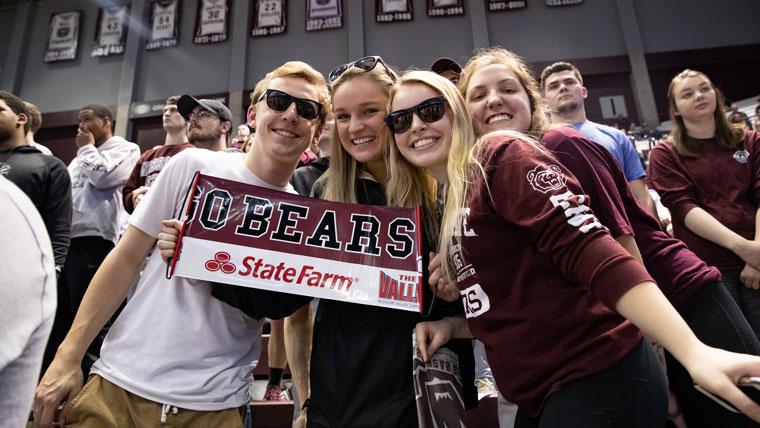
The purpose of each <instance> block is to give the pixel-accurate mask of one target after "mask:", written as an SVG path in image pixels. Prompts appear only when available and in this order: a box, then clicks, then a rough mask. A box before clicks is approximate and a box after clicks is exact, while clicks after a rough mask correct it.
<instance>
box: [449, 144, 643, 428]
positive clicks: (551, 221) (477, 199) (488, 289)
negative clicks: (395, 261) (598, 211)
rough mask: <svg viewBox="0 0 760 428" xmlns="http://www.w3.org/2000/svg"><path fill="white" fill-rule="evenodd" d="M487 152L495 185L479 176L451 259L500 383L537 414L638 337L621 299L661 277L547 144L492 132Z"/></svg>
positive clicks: (618, 357)
mask: <svg viewBox="0 0 760 428" xmlns="http://www.w3.org/2000/svg"><path fill="white" fill-rule="evenodd" d="M480 161H481V165H482V166H483V167H484V168H485V170H486V173H487V177H488V181H487V185H488V188H487V187H486V183H485V182H484V180H483V179H482V177H481V178H479V179H478V180H476V181H475V182H474V183H473V184H472V185H471V187H470V194H469V195H468V204H467V209H466V213H465V218H464V224H463V227H462V230H461V236H460V237H459V239H460V242H461V245H455V246H454V247H453V248H452V253H451V254H450V256H451V257H452V260H453V261H454V265H455V269H456V279H457V283H458V286H459V288H460V290H461V293H462V296H463V300H464V301H465V312H466V316H467V319H468V323H469V327H470V330H471V331H472V333H473V335H474V336H475V337H476V338H478V339H480V340H481V341H482V342H483V343H484V344H485V347H486V353H487V357H488V361H489V363H490V364H491V368H492V369H493V373H494V377H495V379H496V383H497V386H498V388H499V391H501V392H502V394H504V396H505V397H506V398H507V399H508V400H510V401H512V402H514V403H516V404H517V405H518V406H520V410H521V411H522V412H525V414H526V415H527V416H530V417H535V416H537V415H538V414H539V412H540V411H541V409H542V407H543V404H544V402H545V400H546V398H547V397H548V396H549V394H551V393H552V392H554V391H557V390H559V389H560V388H561V387H562V386H563V385H565V384H567V383H569V382H572V381H574V380H577V379H581V378H583V377H586V376H589V375H591V374H594V373H598V372H600V371H602V370H604V369H607V368H609V367H612V366H613V365H615V364H616V363H618V362H619V361H620V360H621V359H622V358H623V357H624V356H626V355H627V354H628V353H629V352H630V351H631V349H632V348H633V347H634V346H636V344H637V343H638V342H639V340H640V339H641V333H640V332H639V330H638V329H637V328H636V327H635V326H633V325H632V324H631V323H630V322H628V321H626V320H625V319H624V318H623V317H621V316H620V315H618V314H617V313H616V312H615V310H614V307H615V304H616V303H617V301H618V299H619V298H620V297H621V296H622V295H623V294H624V293H625V292H627V291H628V290H629V289H630V288H631V287H633V286H634V285H636V284H639V283H641V282H644V281H651V280H652V279H651V278H650V276H649V275H648V274H647V272H646V270H644V268H643V267H642V266H641V264H639V263H638V261H636V260H635V259H634V258H633V257H631V256H630V255H628V253H627V252H626V251H625V250H624V249H623V248H622V247H621V246H620V245H619V244H618V243H617V242H616V241H615V240H614V239H613V238H612V237H611V236H610V235H609V233H608V232H607V229H606V228H605V227H604V226H602V225H601V224H600V223H599V221H598V220H597V218H596V217H595V216H594V214H593V212H591V210H590V208H589V207H588V197H587V196H585V195H583V194H582V190H581V188H580V186H579V184H578V182H577V181H576V179H575V177H573V175H572V174H571V173H570V172H569V171H568V170H567V169H566V168H565V167H564V166H562V164H560V163H559V162H558V161H557V159H555V158H554V157H553V156H551V155H550V154H548V152H546V151H545V150H544V149H541V148H538V147H536V146H534V145H532V144H530V143H528V142H525V141H522V140H519V139H518V140H516V139H513V138H512V137H508V136H504V135H494V136H491V137H490V138H488V139H487V140H486V141H485V142H484V149H483V151H482V152H481V155H480ZM488 189H490V193H489V190H488Z"/></svg>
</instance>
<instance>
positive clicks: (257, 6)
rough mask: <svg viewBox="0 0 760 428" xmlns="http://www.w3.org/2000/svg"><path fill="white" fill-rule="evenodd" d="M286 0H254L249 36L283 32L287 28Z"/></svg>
mask: <svg viewBox="0 0 760 428" xmlns="http://www.w3.org/2000/svg"><path fill="white" fill-rule="evenodd" d="M287 10H288V2H287V0H255V2H254V4H253V16H252V17H251V37H262V36H273V35H275V34H283V33H284V32H285V30H286V29H287V25H288V23H287V13H286V12H287Z"/></svg>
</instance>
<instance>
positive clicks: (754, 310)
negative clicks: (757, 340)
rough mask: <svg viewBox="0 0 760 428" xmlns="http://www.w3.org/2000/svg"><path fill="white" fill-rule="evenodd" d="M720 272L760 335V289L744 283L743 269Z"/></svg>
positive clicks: (750, 323) (741, 308)
mask: <svg viewBox="0 0 760 428" xmlns="http://www.w3.org/2000/svg"><path fill="white" fill-rule="evenodd" d="M720 274H721V276H722V282H723V285H724V286H725V287H726V290H728V292H729V294H731V297H733V298H734V301H735V302H736V304H737V305H738V306H739V309H740V310H741V311H742V313H743V314H744V317H745V318H747V321H748V322H749V325H750V327H752V330H754V331H755V336H757V337H760V290H754V289H752V288H747V287H746V286H745V285H744V283H743V282H742V280H741V278H740V275H741V270H723V271H721V272H720Z"/></svg>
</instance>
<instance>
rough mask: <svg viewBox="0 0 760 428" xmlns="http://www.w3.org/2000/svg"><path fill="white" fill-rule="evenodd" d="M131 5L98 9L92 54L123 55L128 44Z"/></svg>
mask: <svg viewBox="0 0 760 428" xmlns="http://www.w3.org/2000/svg"><path fill="white" fill-rule="evenodd" d="M128 20H129V6H121V7H108V8H105V7H102V8H100V9H98V21H97V24H96V26H95V41H94V42H93V43H92V56H109V55H121V54H123V53H124V48H125V47H126V46H127V28H128V27H127V22H128Z"/></svg>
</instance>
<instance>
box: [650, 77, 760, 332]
mask: <svg viewBox="0 0 760 428" xmlns="http://www.w3.org/2000/svg"><path fill="white" fill-rule="evenodd" d="M668 102H669V110H670V118H671V120H672V121H673V125H674V128H673V131H672V132H671V139H670V140H669V141H666V142H664V143H661V144H658V145H657V146H655V148H654V149H652V152H651V154H650V157H649V164H650V173H649V179H650V182H651V184H652V187H653V188H654V189H655V190H656V191H657V192H658V193H659V194H660V195H661V196H662V202H663V204H664V205H665V206H666V207H668V209H670V212H671V215H672V218H673V233H674V235H675V237H676V238H678V239H680V240H682V241H683V242H685V243H686V245H688V246H689V248H690V249H691V250H692V251H694V252H695V253H696V254H697V255H698V256H699V257H700V258H702V259H703V260H704V261H706V262H707V263H708V264H710V265H713V266H716V267H717V268H718V269H720V271H721V274H722V276H723V283H724V284H726V287H727V288H728V291H729V292H730V293H731V295H732V297H733V298H734V300H736V303H737V304H738V305H739V307H740V308H741V309H742V312H743V313H744V315H745V316H746V317H747V320H748V321H749V323H750V325H751V326H752V328H753V330H754V331H755V333H756V334H758V335H760V290H758V289H759V288H760V242H759V241H757V237H758V236H757V230H758V228H757V221H758V220H760V217H758V202H759V201H760V135H759V134H758V133H757V132H754V131H744V130H743V129H741V128H739V127H737V126H734V125H731V124H730V123H729V122H728V120H727V119H726V115H725V112H724V110H723V95H722V94H721V92H720V91H719V90H718V89H717V88H716V87H715V85H714V84H713V83H712V82H711V81H710V79H709V78H708V77H707V76H706V75H705V74H704V73H701V72H699V71H695V70H690V69H687V70H684V71H682V72H681V73H679V74H678V75H676V76H675V77H674V78H673V80H672V81H671V82H670V86H669V87H668Z"/></svg>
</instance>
